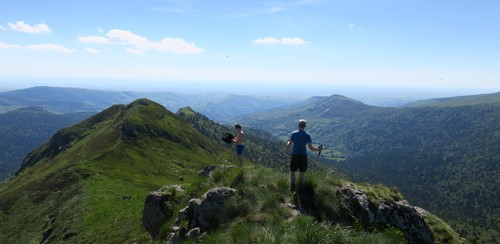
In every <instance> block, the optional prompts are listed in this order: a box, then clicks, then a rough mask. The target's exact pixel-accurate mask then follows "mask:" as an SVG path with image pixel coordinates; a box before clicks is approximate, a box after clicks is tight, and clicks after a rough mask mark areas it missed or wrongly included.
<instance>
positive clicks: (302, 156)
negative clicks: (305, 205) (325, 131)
mask: <svg viewBox="0 0 500 244" xmlns="http://www.w3.org/2000/svg"><path fill="white" fill-rule="evenodd" d="M298 126H299V129H298V130H296V131H294V132H292V136H290V138H289V139H288V142H287V144H286V152H287V153H288V152H289V151H290V147H292V145H293V150H292V158H291V160H290V191H292V192H294V191H295V172H297V170H299V172H300V176H299V185H300V184H302V183H303V182H304V174H305V172H306V170H307V149H306V145H307V147H308V148H309V150H312V151H315V152H320V151H321V147H314V146H313V145H312V142H311V141H312V140H311V135H309V133H307V132H305V130H304V129H305V128H306V121H305V120H303V119H301V120H299V124H298Z"/></svg>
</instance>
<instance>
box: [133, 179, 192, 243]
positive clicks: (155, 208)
mask: <svg viewBox="0 0 500 244" xmlns="http://www.w3.org/2000/svg"><path fill="white" fill-rule="evenodd" d="M173 191H176V192H178V191H182V188H181V187H179V186H177V185H170V186H164V187H162V188H161V189H160V190H158V191H152V192H150V193H149V194H148V196H147V197H146V200H145V201H144V209H143V211H142V224H143V225H144V227H145V228H146V230H147V231H148V232H149V233H150V234H151V237H152V238H153V239H157V238H158V236H159V234H160V228H161V226H162V225H163V224H164V223H165V221H167V219H169V218H171V217H172V216H173V214H174V212H173V209H172V206H171V204H170V202H171V201H173V200H174V196H173V194H172V192H173Z"/></svg>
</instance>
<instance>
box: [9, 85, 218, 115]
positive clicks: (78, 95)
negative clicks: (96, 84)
mask: <svg viewBox="0 0 500 244" xmlns="http://www.w3.org/2000/svg"><path fill="white" fill-rule="evenodd" d="M142 97H149V98H152V99H157V100H159V101H160V102H161V103H162V104H165V106H167V107H169V108H171V109H179V108H180V107H182V106H186V104H193V103H196V102H198V101H199V100H198V98H197V97H196V96H190V95H188V94H179V93H170V92H161V93H147V92H117V91H103V90H90V89H79V88H61V87H47V86H39V87H32V88H27V89H22V90H15V91H9V92H4V93H0V107H3V109H4V110H8V109H9V107H10V108H19V107H29V106H39V107H43V108H45V109H47V110H49V111H52V112H55V113H69V112H77V111H92V112H98V111H101V110H103V109H105V108H107V107H109V106H111V105H113V104H127V103H130V102H132V101H133V100H135V99H138V98H142ZM205 99H210V97H208V98H206V97H205Z"/></svg>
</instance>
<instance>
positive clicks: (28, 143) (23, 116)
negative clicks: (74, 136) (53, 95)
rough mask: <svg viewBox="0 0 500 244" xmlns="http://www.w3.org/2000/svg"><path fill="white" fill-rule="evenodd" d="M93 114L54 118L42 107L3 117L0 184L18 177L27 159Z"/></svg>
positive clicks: (5, 114)
mask: <svg viewBox="0 0 500 244" xmlns="http://www.w3.org/2000/svg"><path fill="white" fill-rule="evenodd" d="M92 114H93V113H86V112H81V113H70V114H53V113H51V112H48V111H47V110H44V109H42V108H39V107H29V108H22V109H18V110H14V111H10V112H7V113H4V114H0V149H1V150H0V181H3V180H4V179H6V178H8V177H9V176H12V175H14V172H15V171H16V169H17V168H18V167H19V165H20V164H21V161H22V160H23V157H24V156H25V155H26V154H27V153H28V152H30V151H31V150H33V149H34V148H35V147H37V146H40V145H42V144H43V143H45V142H46V141H47V140H48V139H49V138H50V137H51V136H52V135H53V134H54V133H55V132H56V131H57V130H58V129H60V128H63V127H67V126H69V125H71V124H75V123H77V122H79V121H82V120H83V119H85V118H88V117H90V116H91V115H92Z"/></svg>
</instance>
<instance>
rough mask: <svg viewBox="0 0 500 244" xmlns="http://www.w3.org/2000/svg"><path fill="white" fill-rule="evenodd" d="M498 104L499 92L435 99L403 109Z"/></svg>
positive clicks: (418, 102)
mask: <svg viewBox="0 0 500 244" xmlns="http://www.w3.org/2000/svg"><path fill="white" fill-rule="evenodd" d="M488 104H500V92H497V93H492V94H480V95H471V96H458V97H446V98H435V99H428V100H422V101H416V102H411V103H407V104H405V105H404V106H403V107H460V106H475V105H488Z"/></svg>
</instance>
